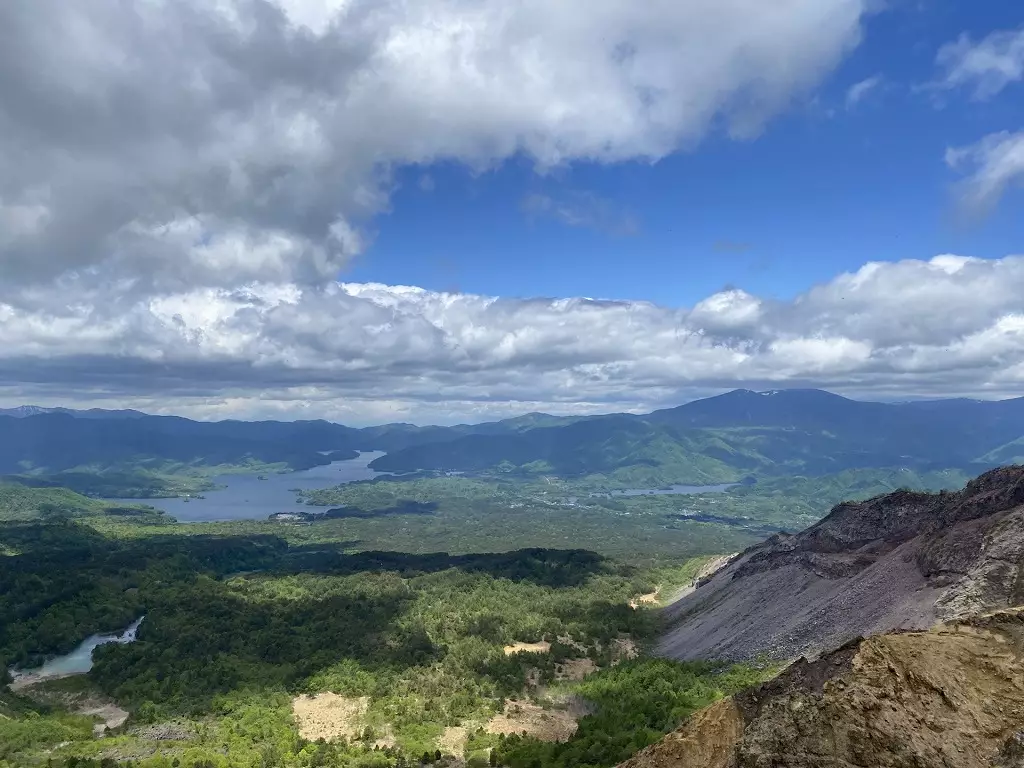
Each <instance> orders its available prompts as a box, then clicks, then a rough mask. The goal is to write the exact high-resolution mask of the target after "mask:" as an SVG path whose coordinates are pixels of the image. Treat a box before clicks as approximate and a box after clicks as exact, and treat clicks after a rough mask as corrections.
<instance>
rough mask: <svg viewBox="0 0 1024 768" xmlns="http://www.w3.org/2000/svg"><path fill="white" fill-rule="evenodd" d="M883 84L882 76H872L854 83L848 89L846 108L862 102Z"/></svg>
mask: <svg viewBox="0 0 1024 768" xmlns="http://www.w3.org/2000/svg"><path fill="white" fill-rule="evenodd" d="M881 84H882V76H881V75H874V76H872V77H869V78H866V79H864V80H861V81H860V82H857V83H854V84H853V85H851V86H850V87H849V88H848V89H847V91H846V108H847V109H853V108H854V107H856V106H857V105H858V104H860V103H861V102H862V101H863V100H864V98H865V97H866V96H867V95H868V94H869V93H871V92H872V91H874V90H875V89H876V88H878V86H880V85H881Z"/></svg>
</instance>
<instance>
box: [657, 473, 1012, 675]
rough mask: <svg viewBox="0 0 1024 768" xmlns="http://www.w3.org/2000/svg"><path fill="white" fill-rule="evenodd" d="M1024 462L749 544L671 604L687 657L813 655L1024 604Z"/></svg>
mask: <svg viewBox="0 0 1024 768" xmlns="http://www.w3.org/2000/svg"><path fill="white" fill-rule="evenodd" d="M1022 564H1024V467H1019V466H1014V467H1005V468H1001V469H996V470H993V471H991V472H987V473H985V474H984V475H981V476H980V477H978V478H976V479H975V480H973V481H971V482H970V483H969V484H968V485H967V486H966V487H965V488H964V490H962V491H958V492H955V493H954V492H942V493H935V494H930V493H917V492H911V491H896V492H894V493H890V494H887V495H884V496H879V497H876V498H874V499H870V500H868V501H863V502H857V503H852V502H851V503H843V504H839V505H837V506H836V507H834V508H833V509H832V511H831V512H830V513H829V515H828V516H827V517H825V518H824V519H822V520H821V521H820V522H818V523H817V524H815V525H813V526H811V527H810V528H808V529H806V530H805V531H802V532H801V533H798V534H795V535H786V534H778V535H776V536H773V537H771V538H770V539H768V540H767V541H765V542H764V543H762V544H759V545H757V546H754V547H751V548H750V549H748V550H746V551H745V552H742V553H741V554H740V555H738V556H737V557H736V558H734V559H733V561H732V562H731V563H729V564H728V565H727V566H725V567H724V568H722V569H720V570H719V571H717V572H716V573H715V574H713V575H712V576H711V577H710V578H708V579H706V580H705V581H704V582H703V583H701V584H700V586H699V587H698V588H697V589H696V590H695V591H694V592H693V593H692V594H690V595H688V596H686V597H684V598H683V599H681V600H679V601H678V602H677V603H675V604H673V605H671V606H669V607H668V608H667V609H666V619H667V623H668V630H667V631H666V633H665V635H664V636H663V638H662V640H661V641H660V644H659V647H658V650H659V652H660V653H661V654H663V655H665V656H670V657H673V658H678V659H695V658H704V659H708V658H718V659H733V660H743V659H752V658H756V657H767V658H771V659H775V660H789V659H793V658H797V657H799V656H807V657H811V658H813V657H814V656H816V655H817V654H819V653H821V652H823V651H829V650H831V649H834V648H837V647H839V646H841V645H843V644H844V643H846V642H847V641H849V640H852V639H854V638H857V637H866V636H869V635H873V634H877V633H880V632H886V631H890V630H896V629H909V630H925V629H928V628H930V627H932V626H933V625H935V624H936V623H937V622H940V621H950V620H956V619H961V618H965V617H970V616H975V615H978V614H980V613H983V612H988V611H994V610H997V609H1004V608H1008V607H1011V606H1016V605H1021V604H1024V571H1022Z"/></svg>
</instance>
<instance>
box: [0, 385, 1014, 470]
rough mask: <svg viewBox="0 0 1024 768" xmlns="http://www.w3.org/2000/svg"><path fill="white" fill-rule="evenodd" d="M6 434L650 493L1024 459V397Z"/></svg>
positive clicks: (52, 443) (15, 452)
mask: <svg viewBox="0 0 1024 768" xmlns="http://www.w3.org/2000/svg"><path fill="white" fill-rule="evenodd" d="M0 435H2V436H3V440H2V441H0V473H2V474H11V473H24V472H60V471H66V470H70V469H74V468H81V467H99V468H102V467H114V466H120V467H123V466H125V465H138V464H144V463H145V462H152V461H162V462H180V463H184V464H190V465H193V466H215V465H220V464H237V463H240V462H244V461H261V462H268V463H284V464H286V465H288V466H290V467H292V468H295V469H299V468H305V467H310V466H315V465H317V464H324V463H327V462H329V461H331V460H334V459H338V458H344V457H349V456H355V452H356V451H357V450H367V451H368V450H380V451H386V452H387V455H386V456H383V457H380V458H378V459H377V460H375V461H374V462H373V463H372V464H371V466H372V467H373V468H375V469H379V470H385V471H399V472H408V471H416V470H434V471H469V472H475V471H488V472H504V473H508V474H520V475H536V474H542V473H548V474H557V475H563V476H576V477H579V476H601V477H603V478H605V479H606V480H607V482H609V483H619V484H643V487H650V484H651V483H659V484H661V483H671V482H678V483H708V482H728V481H734V480H739V479H741V478H743V477H745V476H749V475H753V476H778V475H784V474H794V473H801V474H829V473H832V472H838V471H841V470H844V469H850V468H859V467H892V466H907V467H913V468H915V469H934V468H948V467H959V468H966V469H969V470H970V471H972V472H973V471H980V470H981V469H984V468H986V467H989V466H995V465H998V464H1006V463H1015V462H1017V461H1018V460H1020V459H1024V398H1016V399H1011V400H1001V401H977V400H965V399H956V400H932V401H923V402H909V403H876V402H863V401H857V400H850V399H848V398H844V397H840V396H838V395H835V394H832V393H829V392H824V391H821V390H812V389H789V390H777V391H770V392H752V391H750V390H742V389H740V390H735V391H732V392H728V393H726V394H723V395H719V396H717V397H711V398H707V399H704V400H697V401H694V402H691V403H687V404H685V405H681V406H678V407H676V408H669V409H665V410H660V411H655V412H653V413H650V414H646V415H631V414H611V415H603V416H590V417H557V416H550V415H547V414H528V415H526V416H519V417H516V418H512V419H505V420H503V421H497V422H488V423H483V424H475V425H457V426H453V427H437V426H427V427H418V426H414V425H411V424H385V425H382V426H378V427H368V428H362V429H356V428H352V427H347V426H344V425H340V424H334V423H331V422H328V421H297V422H278V421H255V422H245V421H219V422H199V421H191V420H189V419H184V418H179V417H174V416H150V415H146V414H143V413H140V412H138V411H131V410H119V411H104V410H100V409H92V410H88V411H76V410H72V409H64V408H39V407H36V406H23V407H21V408H14V409H7V410H5V411H0ZM322 452H331V453H330V454H329V455H324V453H322Z"/></svg>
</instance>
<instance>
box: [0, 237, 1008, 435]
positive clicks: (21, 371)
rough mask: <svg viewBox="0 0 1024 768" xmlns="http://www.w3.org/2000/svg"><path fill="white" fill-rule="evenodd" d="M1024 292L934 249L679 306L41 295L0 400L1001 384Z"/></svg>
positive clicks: (481, 414) (291, 291) (256, 399)
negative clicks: (777, 291) (802, 286)
mask: <svg viewBox="0 0 1024 768" xmlns="http://www.w3.org/2000/svg"><path fill="white" fill-rule="evenodd" d="M1022 295H1024V257H1022V256H1015V257H1007V258H1004V259H1001V260H981V259H972V258H966V257H960V256H951V255H946V256H938V257H936V258H933V259H931V260H929V261H915V260H908V261H902V262H898V263H869V264H866V265H865V266H864V267H862V268H861V269H859V270H858V271H856V272H853V273H848V274H843V275H839V276H837V277H836V278H835V279H833V280H832V281H830V282H828V283H825V284H822V285H819V286H816V287H814V288H813V289H811V290H809V291H807V292H805V293H803V294H801V295H799V296H796V297H795V298H793V299H792V300H789V301H772V300H768V299H764V298H760V297H757V296H753V295H751V294H749V293H746V292H744V291H742V290H729V291H724V292H721V293H717V294H714V295H712V296H708V297H707V298H706V299H704V300H703V301H700V302H699V303H697V304H696V305H695V306H693V307H689V308H669V307H662V306H657V305H654V304H649V303H643V302H626V301H601V300H591V299H532V300H531V299H525V300H524V299H502V298H496V297H489V296H476V295H468V294H448V293H436V292H431V291H426V290H423V289H420V288H410V287H397V286H385V285H373V284H343V283H331V284H327V285H324V286H316V287H309V286H299V285H287V286H283V285H272V284H253V285H251V286H249V287H247V288H246V289H244V290H233V289H227V288H212V287H202V288H195V289H192V290H189V291H185V292H181V293H177V294H168V295H163V296H159V297H145V298H134V297H130V296H129V297H119V296H117V295H115V292H114V291H108V292H106V293H96V294H93V295H91V296H88V297H81V298H80V300H79V301H77V302H75V303H73V304H67V303H65V302H63V301H62V299H61V296H60V294H59V292H57V291H49V290H46V291H37V292H35V293H34V294H32V295H31V297H29V298H30V300H29V301H25V302H23V303H22V304H21V305H19V306H14V305H12V304H5V303H0V399H2V400H4V401H5V402H6V403H8V404H13V403H15V402H23V401H24V400H25V399H26V395H27V393H32V394H33V396H34V399H37V400H38V399H39V397H38V396H39V395H44V396H47V397H49V398H52V399H53V400H59V401H61V402H72V401H73V402H85V401H91V402H92V403H93V404H97V402H96V401H103V400H104V399H109V401H110V402H111V403H113V402H115V401H116V402H117V403H118V404H120V405H134V406H135V407H141V408H143V409H146V410H151V411H166V410H171V411H174V412H181V413H185V414H189V415H193V416H200V417H214V416H216V417H226V416H244V417H267V416H282V417H287V418H296V417H330V418H334V419H338V420H342V421H346V422H351V423H370V422H379V421H382V420H415V421H421V422H424V421H434V422H450V421H453V420H461V419H486V418H494V417H501V416H506V415H514V414H517V413H521V412H524V411H529V410H547V411H553V412H557V413H577V412H606V411H618V410H632V411H638V410H645V409H650V408H655V407H659V406H663V405H669V404H675V403H678V402H681V401H683V400H687V399H690V398H693V397H696V396H702V395H706V394H710V393H713V392H716V391H720V390H721V389H725V388H731V387H733V386H740V385H746V386H750V387H752V388H758V387H764V388H774V387H780V386H821V387H825V388H830V389H834V390H837V391H840V392H844V393H847V394H852V395H860V396H868V397H883V398H884V397H887V396H893V395H899V396H909V395H927V396H944V395H964V394H966V395H972V396H983V397H984V396H993V397H994V396H1008V395H1014V394H1019V393H1020V391H1021V387H1022V386H1024V310H1022V304H1021V300H1020V297H1021V296H1022ZM100 404H102V403H100Z"/></svg>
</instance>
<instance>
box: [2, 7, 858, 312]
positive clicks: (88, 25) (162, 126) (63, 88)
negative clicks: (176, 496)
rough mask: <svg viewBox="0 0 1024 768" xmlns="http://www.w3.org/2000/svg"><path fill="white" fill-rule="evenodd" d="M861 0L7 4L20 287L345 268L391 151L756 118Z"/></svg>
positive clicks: (14, 269)
mask: <svg viewBox="0 0 1024 768" xmlns="http://www.w3.org/2000/svg"><path fill="white" fill-rule="evenodd" d="M865 5H866V0H783V1H782V2H778V3H763V2H760V0H683V1H681V2H680V1H679V0H653V1H652V2H644V3H636V2H632V1H631V0H565V1H564V2H559V3H556V4H554V5H552V4H551V3H550V2H546V1H545V0H520V1H519V2H515V3H508V2H506V0H420V1H419V2H406V0H277V2H272V1H271V0H212V1H211V0H146V2H138V3H124V2H120V0H92V1H91V2H88V3H80V2H72V1H71V0H33V2H24V3H18V2H15V3H2V4H0V72H4V73H5V76H4V77H3V78H0V233H2V234H0V268H2V270H3V272H4V275H5V278H6V280H5V283H4V285H3V286H0V291H4V290H5V289H6V291H7V292H8V293H10V288H11V286H12V285H22V284H26V283H44V282H47V281H51V280H54V279H58V278H62V279H65V280H66V281H68V282H69V285H71V284H73V287H74V288H75V289H76V290H79V289H81V290H86V289H88V287H89V286H91V285H96V284H102V283H104V282H109V281H110V280H113V279H116V280H119V281H120V284H121V287H122V290H132V291H136V292H148V293H153V292H166V291H171V292H173V291H180V290H183V289H187V288H191V287H195V286H200V285H201V286H211V287H230V286H236V285H239V284H241V283H245V282H249V281H260V282H289V283H290V282H295V283H299V284H304V285H314V284H317V283H322V282H325V281H330V280H332V279H334V278H335V277H336V275H337V273H338V270H339V269H340V268H341V267H343V266H344V265H345V263H346V262H347V261H348V260H349V259H350V258H351V257H352V255H353V254H356V253H358V252H359V251H361V250H362V249H364V248H365V247H366V244H367V236H366V234H365V225H366V223H367V222H368V221H369V220H370V219H371V218H372V216H374V215H375V214H377V213H380V212H381V211H384V210H386V209H387V207H388V204H389V203H388V201H389V196H390V192H391V185H392V183H391V176H392V172H393V170H394V169H395V168H397V167H399V166H407V165H410V164H421V165H429V164H430V163H432V162H435V161H438V160H455V161H458V162H462V163H465V164H468V165H470V166H472V167H474V168H488V167H492V166H494V165H495V164H497V163H500V162H502V161H503V160H505V159H507V158H510V157H512V156H517V155H520V156H525V157H527V158H530V159H531V160H532V161H533V162H534V163H536V164H537V165H538V166H540V167H547V166H552V165H557V164H560V163H564V162H569V161H573V160H582V159H585V160H591V161H597V162H615V161H621V160H631V159H632V160H635V159H639V160H655V159H657V158H660V157H663V156H665V155H666V154H668V153H671V152H673V151H675V150H677V149H679V148H682V147H688V146H692V145H693V144H695V143H696V142H698V141H699V140H700V138H701V137H702V136H703V135H704V134H706V133H707V132H708V131H710V130H724V131H726V132H727V133H729V134H730V135H732V136H734V137H738V138H744V137H750V136H753V135H755V134H756V133H757V132H758V131H759V129H760V127H761V126H762V125H763V123H764V122H765V121H766V120H767V119H769V118H770V117H771V116H773V115H774V114H775V113H777V112H778V111H780V110H781V109H783V108H784V107H785V106H787V105H788V104H789V103H790V102H791V101H792V100H793V99H794V98H797V97H799V96H800V95H801V94H802V93H805V92H806V91H808V90H809V89H811V88H812V87H813V86H815V85H816V84H817V83H818V82H819V81H820V80H821V79H822V77H823V76H824V75H825V74H827V73H828V72H829V71H830V69H831V68H832V67H833V66H834V65H835V64H836V63H837V62H838V61H839V60H840V58H841V57H842V56H843V54H844V53H845V52H847V51H848V50H849V49H851V48H852V47H853V46H855V45H856V44H857V42H858V40H859V37H860V25H861V20H862V17H863V15H864V14H865Z"/></svg>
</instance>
